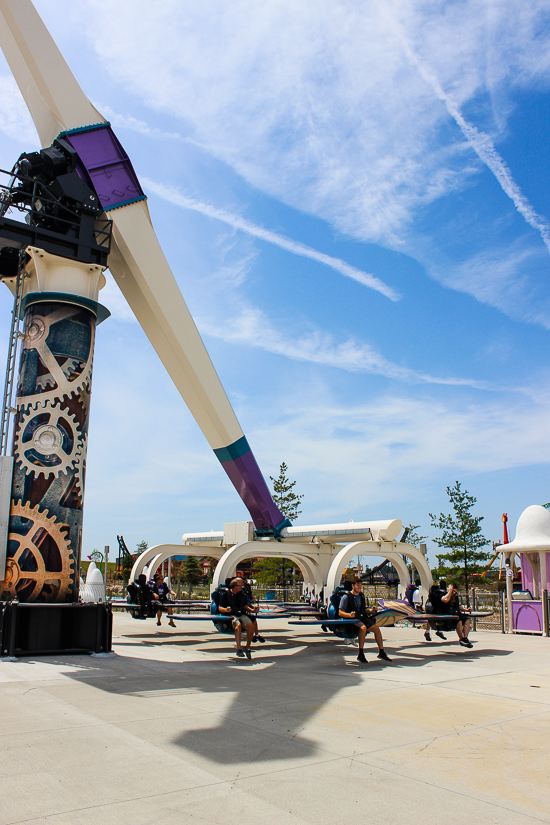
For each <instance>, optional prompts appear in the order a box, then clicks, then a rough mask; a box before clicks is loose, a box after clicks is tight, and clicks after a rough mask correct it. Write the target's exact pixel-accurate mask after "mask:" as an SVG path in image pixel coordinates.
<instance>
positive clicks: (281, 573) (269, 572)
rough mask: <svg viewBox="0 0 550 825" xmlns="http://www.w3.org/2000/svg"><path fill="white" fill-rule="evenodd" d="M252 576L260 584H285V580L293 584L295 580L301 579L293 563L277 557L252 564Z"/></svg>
mask: <svg viewBox="0 0 550 825" xmlns="http://www.w3.org/2000/svg"><path fill="white" fill-rule="evenodd" d="M254 578H255V579H256V580H257V581H258V582H259V583H260V584H279V585H285V584H287V582H291V583H292V584H294V582H295V581H296V580H298V581H301V580H302V576H301V574H298V575H297V574H296V565H295V563H294V562H293V561H291V560H290V559H285V558H279V557H275V558H268V559H260V561H257V562H256V563H255V565H254Z"/></svg>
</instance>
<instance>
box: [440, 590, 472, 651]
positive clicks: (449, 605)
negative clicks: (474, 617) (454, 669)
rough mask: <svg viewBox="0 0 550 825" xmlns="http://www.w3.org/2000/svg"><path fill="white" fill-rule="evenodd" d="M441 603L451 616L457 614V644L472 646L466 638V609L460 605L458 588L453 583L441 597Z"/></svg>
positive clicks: (467, 618) (467, 620)
mask: <svg viewBox="0 0 550 825" xmlns="http://www.w3.org/2000/svg"><path fill="white" fill-rule="evenodd" d="M441 604H442V606H443V605H444V606H445V608H446V609H447V610H448V611H449V613H451V614H452V615H453V616H458V619H459V620H458V623H457V626H456V632H457V635H458V642H459V644H461V645H462V647H473V644H472V643H471V641H470V640H469V638H468V634H469V632H470V617H469V615H468V610H467V609H466V608H463V607H462V606H461V604H460V597H459V595H458V590H457V589H456V587H455V585H454V584H450V585H449V586H448V588H447V592H446V594H445V595H444V596H443V597H442V599H441Z"/></svg>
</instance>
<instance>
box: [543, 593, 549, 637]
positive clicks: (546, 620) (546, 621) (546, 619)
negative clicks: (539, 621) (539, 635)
mask: <svg viewBox="0 0 550 825" xmlns="http://www.w3.org/2000/svg"><path fill="white" fill-rule="evenodd" d="M542 617H543V622H544V624H543V627H544V635H545V636H550V601H549V597H548V590H543V591H542Z"/></svg>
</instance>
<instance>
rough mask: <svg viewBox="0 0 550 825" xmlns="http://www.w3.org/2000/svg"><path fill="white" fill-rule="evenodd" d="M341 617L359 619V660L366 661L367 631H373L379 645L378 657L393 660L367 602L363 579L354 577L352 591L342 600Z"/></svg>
mask: <svg viewBox="0 0 550 825" xmlns="http://www.w3.org/2000/svg"><path fill="white" fill-rule="evenodd" d="M338 615H339V616H340V618H341V619H357V621H356V622H355V626H356V627H357V628H358V631H359V633H358V640H357V641H358V642H359V653H358V655H357V661H358V662H363V663H365V662H366V661H367V660H366V658H365V652H364V650H363V646H364V644H365V639H366V636H367V633H370V631H371V630H372V633H373V635H374V638H375V639H376V644H377V645H378V658H379V659H384V660H385V661H386V662H391V659H390V657H389V656H388V654H387V653H386V651H385V650H384V642H383V641H382V634H381V632H380V628H379V627H377V626H376V622H375V620H374V619H373V617H372V616H371V615H369V612H368V611H367V605H366V602H365V595H364V593H363V582H362V581H361V579H359V578H357V579H354V580H353V582H352V586H351V593H344V595H343V596H342V598H341V600H340V605H339V613H338Z"/></svg>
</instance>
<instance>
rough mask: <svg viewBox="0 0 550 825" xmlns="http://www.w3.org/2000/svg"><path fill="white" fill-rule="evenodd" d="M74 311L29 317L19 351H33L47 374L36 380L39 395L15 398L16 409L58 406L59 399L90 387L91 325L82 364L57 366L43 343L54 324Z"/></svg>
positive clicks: (66, 309) (74, 361)
mask: <svg viewBox="0 0 550 825" xmlns="http://www.w3.org/2000/svg"><path fill="white" fill-rule="evenodd" d="M74 311H75V307H74V306H72V305H67V306H64V307H60V308H59V309H56V310H55V312H52V313H51V314H50V315H48V316H45V317H42V316H40V315H34V316H33V318H32V320H31V321H30V323H29V325H28V327H27V329H26V330H25V339H24V343H23V347H24V349H35V350H36V351H37V353H38V355H39V357H40V361H41V362H42V364H43V366H44V367H45V368H46V369H47V370H48V372H46V373H44V374H43V375H39V376H38V377H37V379H36V388H37V389H38V390H40V391H39V392H36V393H33V394H32V395H21V396H17V399H16V403H17V406H19V407H20V406H23V407H26V406H28V405H29V404H36V403H37V402H41V403H44V402H45V401H51V402H52V403H53V402H55V401H58V402H61V401H62V400H63V396H65V395H68V396H70V395H71V394H75V395H76V394H77V393H78V392H79V391H80V390H81V389H82V388H83V387H85V386H86V385H89V384H90V382H91V380H92V366H93V352H94V341H95V324H93V325H92V327H91V331H92V337H91V340H90V349H89V352H88V358H87V360H86V361H85V362H82V361H78V360H77V359H74V358H67V359H66V360H65V361H64V363H63V364H59V362H58V360H57V358H56V357H55V356H54V354H53V353H52V351H51V350H50V348H49V347H48V345H47V343H46V340H47V338H48V334H49V331H50V327H51V326H52V325H53V324H55V323H57V322H58V321H62V320H64V319H65V318H70V317H71V316H72V315H73V314H74Z"/></svg>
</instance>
